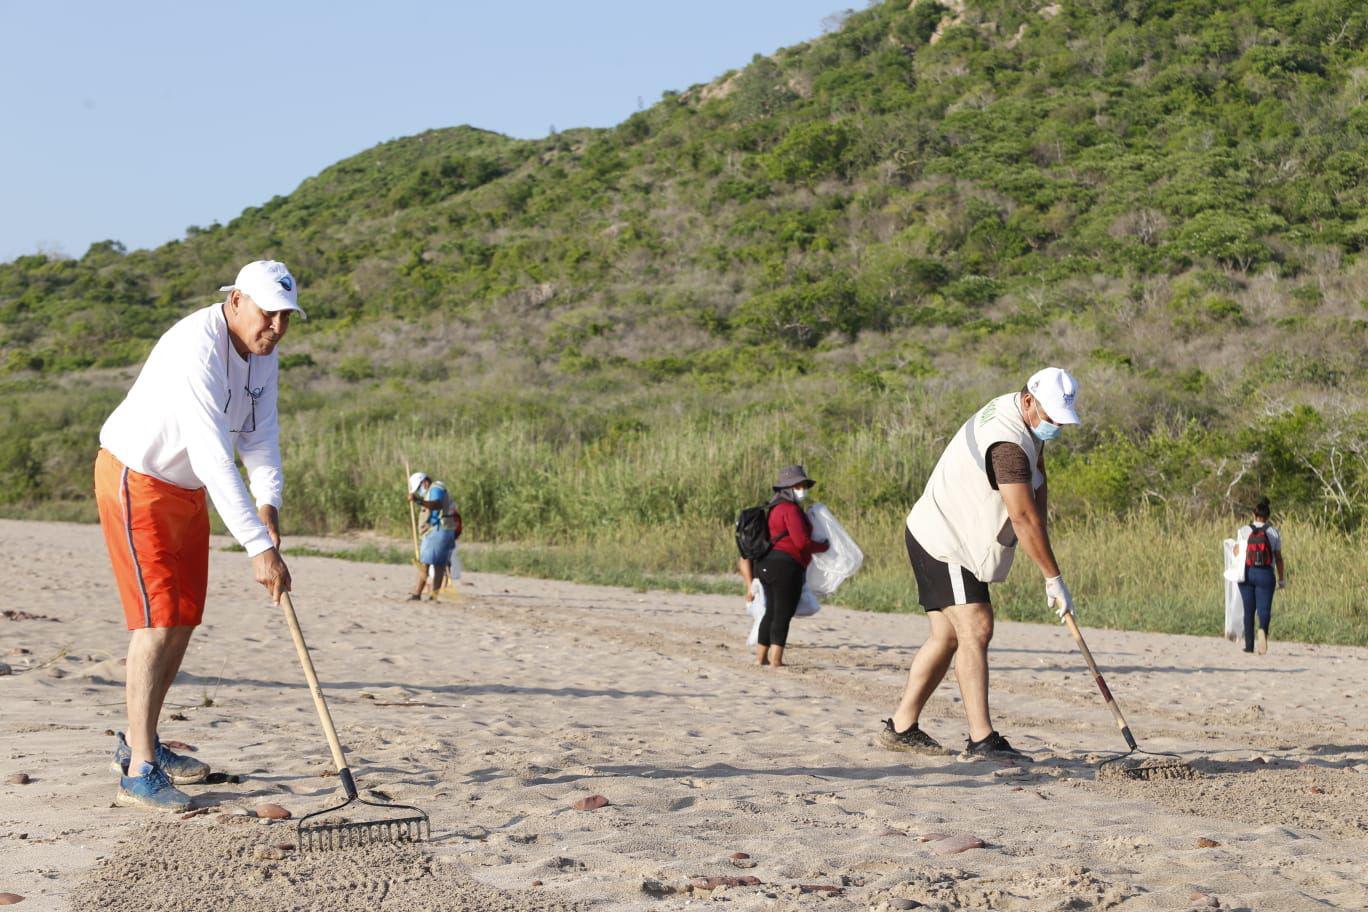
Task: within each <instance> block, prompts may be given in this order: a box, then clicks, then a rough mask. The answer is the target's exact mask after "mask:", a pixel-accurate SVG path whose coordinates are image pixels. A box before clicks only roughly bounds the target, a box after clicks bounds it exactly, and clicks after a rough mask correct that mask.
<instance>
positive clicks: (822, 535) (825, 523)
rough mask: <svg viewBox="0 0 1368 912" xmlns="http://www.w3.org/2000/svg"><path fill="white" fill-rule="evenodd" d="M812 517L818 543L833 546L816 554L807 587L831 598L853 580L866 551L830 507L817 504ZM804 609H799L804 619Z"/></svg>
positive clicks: (814, 534) (811, 509)
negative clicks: (847, 582)
mask: <svg viewBox="0 0 1368 912" xmlns="http://www.w3.org/2000/svg"><path fill="white" fill-rule="evenodd" d="M807 513H808V518H809V519H811V520H812V537H813V539H814V540H816V541H826V542H830V543H831V547H830V548H828V549H827V550H825V551H823V552H821V553H820V554H814V555H812V563H811V564H809V565H808V571H807V585H808V586H810V587H811V588H812V591H813V592H815V593H817V594H818V595H823V596H826V595H831V594H832V593H834V592H835V591H836V590H837V588H839V587H840V585H841V583H844V582H845V581H846V580H848V579H850V577H852V576H853V575H854V574H855V571H856V570H859V569H860V565H861V564H863V563H864V552H863V551H861V550H860V546H859V545H857V544H855V539H853V538H851V537H850V533H849V532H847V531H846V530H845V527H844V526H842V525H841V524H840V523H838V522H837V521H836V517H834V516H832V515H831V511H830V510H828V509H827V506H826V504H820V503H818V504H813V505H812V506H811V507H809V508H808V511H807ZM801 614H802V609H801V608H800V609H799V615H800V616H801Z"/></svg>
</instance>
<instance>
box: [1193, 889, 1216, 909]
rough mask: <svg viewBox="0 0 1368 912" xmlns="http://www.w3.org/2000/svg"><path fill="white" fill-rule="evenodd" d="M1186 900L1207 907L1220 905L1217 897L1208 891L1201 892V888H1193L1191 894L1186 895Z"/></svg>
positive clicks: (1214, 907)
mask: <svg viewBox="0 0 1368 912" xmlns="http://www.w3.org/2000/svg"><path fill="white" fill-rule="evenodd" d="M1188 902H1190V903H1195V904H1196V905H1198V906H1206V907H1207V908H1208V909H1219V908H1220V907H1221V901H1220V900H1219V899H1217V898H1216V897H1214V896H1212V895H1210V894H1208V893H1203V892H1202V891H1201V890H1193V891H1192V894H1191V895H1189V896H1188Z"/></svg>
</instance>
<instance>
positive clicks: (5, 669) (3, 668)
mask: <svg viewBox="0 0 1368 912" xmlns="http://www.w3.org/2000/svg"><path fill="white" fill-rule="evenodd" d="M7 674H14V669H13V668H10V667H9V666H8V665H6V664H5V663H4V662H0V677H4V676H5V675H7ZM11 895H12V894H11Z"/></svg>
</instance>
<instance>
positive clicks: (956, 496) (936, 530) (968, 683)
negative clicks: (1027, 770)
mask: <svg viewBox="0 0 1368 912" xmlns="http://www.w3.org/2000/svg"><path fill="white" fill-rule="evenodd" d="M1077 393H1078V384H1077V383H1076V382H1075V381H1074V378H1073V377H1072V376H1070V374H1069V373H1068V372H1067V371H1065V370H1063V369H1061V368H1057V367H1047V368H1045V369H1044V370H1041V371H1037V372H1036V373H1035V374H1033V375H1032V376H1031V378H1030V380H1028V381H1027V382H1026V386H1025V387H1024V388H1023V389H1022V390H1021V392H1019V393H1008V394H1007V395H1005V396H999V397H997V398H996V399H994V400H992V401H991V402H989V403H988V404H987V405H985V406H984V407H983V408H981V409H979V411H978V412H977V413H976V414H975V415H974V416H973V417H971V418H970V419H969V420H968V421H966V422H965V423H964V425H963V426H962V427H961V428H960V429H959V432H958V433H957V434H955V436H954V438H953V439H952V440H951V441H950V445H949V446H948V447H946V449H945V452H944V453H943V454H942V455H941V458H940V461H939V462H937V463H936V467H935V469H934V470H933V471H932V473H931V478H930V480H928V481H927V483H926V490H925V492H923V494H922V496H921V498H920V499H919V500H918V501H917V503H916V505H915V506H914V507H913V508H912V512H911V513H910V514H908V517H907V525H906V529H905V530H904V538H905V541H906V544H907V554H908V558H909V559H910V560H911V562H912V570H913V573H915V575H916V578H917V594H918V598H919V600H920V602H921V605H922V607H923V608H924V609H925V610H926V613H927V616H928V617H929V618H930V621H931V635H930V637H929V638H928V639H927V640H926V642H924V643H923V644H922V645H921V648H920V649H918V650H917V654H916V656H915V657H914V658H913V660H912V668H911V671H910V672H909V673H908V678H907V689H906V690H905V691H904V693H903V697H902V701H901V702H900V703H899V704H898V708H897V711H896V712H894V713H893V717H892V718H891V719H885V720H884V723H883V724H884V728H883V730H882V731H881V732H880V734H879V740H880V742H881V743H882V744H883V745H884V746H885V747H888V748H890V749H893V750H907V751H918V752H921V753H944V748H942V747H941V745H940V744H939V743H938V742H937V741H936V740H935V739H934V738H932V737H931V736H930V735H928V734H927V733H926V732H924V731H922V730H921V727H920V725H919V724H918V719H919V718H920V716H921V711H922V707H923V706H925V705H926V701H927V700H928V699H929V698H930V696H931V694H932V693H933V692H934V691H935V689H936V687H937V686H939V685H940V682H941V680H942V679H944V677H945V674H946V672H947V671H948V670H949V668H950V662H951V660H952V659H953V660H954V663H955V677H956V678H957V679H958V681H959V687H960V696H961V697H962V698H963V702H964V712H965V715H966V716H967V717H968V721H969V743H968V745H967V746H966V748H965V752H966V753H967V754H970V755H982V756H999V757H1022V756H1024V755H1023V754H1022V753H1021V752H1020V751H1018V750H1016V749H1014V748H1013V747H1012V745H1011V744H1010V743H1008V741H1007V739H1006V738H1004V737H1003V736H1002V735H1000V734H999V733H998V732H997V731H996V730H995V729H994V728H993V724H992V721H991V718H990V716H989V713H988V643H989V641H990V640H991V639H992V638H993V605H992V600H991V599H990V597H989V595H988V585H989V584H990V583H999V582H1002V581H1003V580H1005V579H1006V578H1007V573H1008V571H1009V570H1011V567H1012V559H1013V557H1014V556H1015V554H1016V547H1017V544H1018V542H1019V543H1020V544H1021V547H1022V548H1023V549H1025V551H1026V554H1027V556H1029V557H1030V558H1031V560H1032V561H1034V562H1035V564H1036V566H1037V567H1039V568H1040V571H1041V573H1042V574H1044V577H1045V599H1046V603H1047V604H1048V605H1050V606H1051V607H1053V608H1054V609H1055V610H1056V612H1057V613H1058V615H1059V619H1060V620H1061V621H1063V620H1064V616H1065V615H1067V614H1070V613H1071V612H1072V611H1073V598H1072V596H1071V595H1070V594H1069V589H1068V587H1067V586H1065V585H1064V579H1063V577H1062V576H1061V575H1060V571H1059V564H1058V562H1057V561H1056V560H1055V556H1054V551H1053V549H1052V548H1051V547H1050V536H1049V533H1048V531H1047V530H1046V507H1047V501H1046V484H1045V441H1047V440H1053V439H1054V438H1056V437H1057V436H1059V432H1060V427H1061V426H1062V425H1066V424H1078V413H1077V412H1076V411H1075V410H1074V398H1075V396H1076V395H1077Z"/></svg>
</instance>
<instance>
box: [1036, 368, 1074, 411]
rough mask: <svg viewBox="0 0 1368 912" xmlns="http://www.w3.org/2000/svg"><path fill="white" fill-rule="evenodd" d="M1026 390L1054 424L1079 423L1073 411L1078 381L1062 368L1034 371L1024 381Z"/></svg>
mask: <svg viewBox="0 0 1368 912" xmlns="http://www.w3.org/2000/svg"><path fill="white" fill-rule="evenodd" d="M1026 389H1027V390H1029V391H1030V393H1031V395H1032V396H1034V397H1035V399H1036V401H1037V402H1039V403H1040V407H1041V408H1043V409H1044V410H1045V414H1047V415H1049V416H1050V420H1051V421H1053V422H1054V423H1055V424H1079V423H1080V422H1079V420H1078V412H1076V411H1074V397H1075V396H1077V395H1078V381H1077V380H1075V379H1074V378H1073V375H1072V374H1070V373H1069V372H1068V371H1066V370H1065V369H1064V368H1062V367H1047V368H1045V369H1043V370H1038V371H1036V372H1035V373H1034V374H1032V375H1031V379H1030V380H1027V381H1026Z"/></svg>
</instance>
